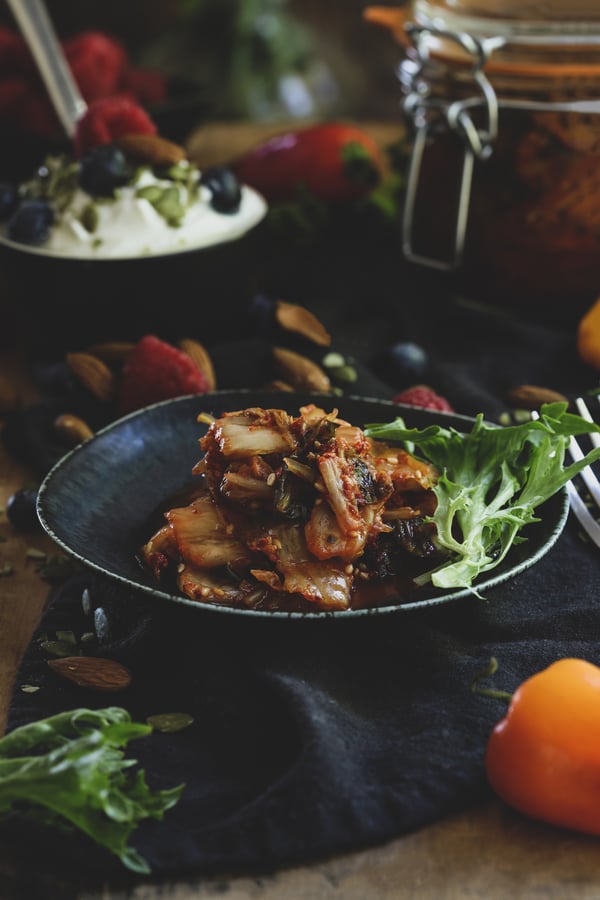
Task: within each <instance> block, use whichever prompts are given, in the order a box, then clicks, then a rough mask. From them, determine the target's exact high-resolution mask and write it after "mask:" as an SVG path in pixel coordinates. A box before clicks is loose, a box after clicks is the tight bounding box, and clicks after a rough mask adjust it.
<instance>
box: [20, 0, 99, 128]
mask: <svg viewBox="0 0 600 900" xmlns="http://www.w3.org/2000/svg"><path fill="white" fill-rule="evenodd" d="M8 5H9V6H10V8H11V10H12V13H13V15H14V17H15V19H16V20H17V23H18V25H19V28H20V29H21V32H22V33H23V37H24V38H25V40H26V41H27V44H28V46H29V49H30V50H31V52H32V54H33V57H34V59H35V61H36V63H37V66H38V69H39V72H40V75H41V76H42V79H43V81H44V84H45V85H46V88H47V90H48V93H49V94H50V100H51V101H52V104H53V106H54V109H55V110H56V114H57V115H58V118H59V119H60V122H61V124H62V126H63V128H64V129H65V131H66V133H67V135H68V136H69V137H73V135H74V133H75V126H76V124H77V122H78V120H79V119H80V118H81V116H82V115H83V113H84V112H85V110H86V108H87V104H86V102H85V100H84V99H83V97H82V96H81V93H80V91H79V88H78V87H77V84H76V82H75V79H74V78H73V75H72V73H71V70H70V68H69V65H68V63H67V61H66V59H65V57H64V54H63V51H62V47H61V46H60V43H59V41H58V38H57V36H56V32H55V31H54V26H53V25H52V22H51V21H50V17H49V15H48V12H47V10H46V7H45V5H44V3H43V0H8Z"/></svg>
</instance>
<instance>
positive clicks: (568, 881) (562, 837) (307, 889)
mask: <svg viewBox="0 0 600 900" xmlns="http://www.w3.org/2000/svg"><path fill="white" fill-rule="evenodd" d="M384 127H385V128H386V132H385V133H386V134H388V133H390V132H389V129H388V127H387V126H384ZM223 134H225V135H226V137H227V139H228V140H229V144H228V146H230V147H231V148H234V147H235V148H237V147H240V146H242V145H246V146H247V144H248V142H249V140H250V138H249V136H248V134H247V133H246V132H245V131H243V130H242V131H239V130H237V129H236V128H234V127H233V126H231V127H230V128H229V129H227V130H226V131H225V132H221V136H220V138H219V133H218V132H215V131H214V130H213V129H211V130H210V131H208V130H207V131H205V132H204V133H203V134H199V135H197V136H196V137H195V138H193V142H192V143H193V145H194V147H195V155H196V156H197V157H198V158H202V156H203V154H204V153H206V157H207V158H208V157H209V155H210V154H213V156H211V159H213V158H214V150H212V149H211V150H210V154H209V148H211V147H214V146H215V145H216V146H219V145H220V146H221V147H222V146H223ZM1 308H2V301H1V300H0V309H1ZM17 338H18V336H17ZM0 374H2V375H5V376H7V377H9V378H10V380H11V381H12V382H13V383H14V384H15V385H16V386H17V389H18V395H19V402H21V403H23V404H27V403H31V402H32V401H33V400H34V399H35V396H36V394H35V390H34V387H33V385H32V384H31V382H30V379H29V376H28V373H27V369H26V366H25V364H24V362H23V356H22V353H21V352H20V350H19V348H18V346H17V345H16V344H15V343H14V342H13V344H12V345H11V346H10V347H9V348H8V349H7V348H6V347H5V349H3V350H0ZM1 422H2V419H1V416H0V425H1ZM31 480H32V475H31V473H30V472H28V471H27V469H26V467H25V466H23V465H22V464H21V463H20V462H19V460H15V459H13V458H11V457H9V455H8V454H7V452H6V450H5V448H4V447H3V445H2V443H1V442H0V509H4V507H5V505H6V501H7V499H8V498H9V497H10V495H11V494H12V493H13V492H14V491H15V490H16V489H17V488H19V487H22V486H24V485H26V484H28V483H31ZM31 547H35V548H36V549H38V550H51V549H52V546H51V542H50V541H49V539H48V538H46V537H45V536H43V535H39V534H23V533H18V532H16V531H15V530H14V529H13V528H12V527H11V525H10V524H9V522H8V521H7V519H6V516H5V515H1V514H0V569H1V568H2V566H3V565H4V564H5V563H7V562H10V563H11V564H12V565H13V567H14V571H13V573H12V574H10V575H6V576H4V577H2V578H0V732H1V731H3V730H4V728H5V724H6V713H7V708H8V704H9V702H10V697H11V695H12V693H13V691H15V690H18V689H19V685H18V683H16V676H17V668H18V664H19V660H20V658H21V656H22V654H23V652H24V650H25V648H26V647H27V644H28V642H29V640H30V639H31V635H32V632H33V630H34V628H35V626H36V623H37V622H38V621H39V617H40V615H41V613H42V611H43V607H44V602H45V599H46V596H47V593H48V585H47V584H46V583H45V582H43V581H42V580H41V579H40V577H39V575H38V574H37V572H36V566H35V563H34V562H33V561H32V560H30V559H28V556H27V551H28V549H29V548H31ZM33 862H34V861H32V864H33ZM24 891H25V887H24V885H23V884H21V883H19V880H18V878H17V877H16V874H15V871H14V866H12V861H11V858H10V853H9V851H7V850H6V848H2V847H0V897H1V898H3V900H16V898H22V897H25V896H28V897H31V896H33V895H32V894H31V893H24ZM38 896H41V895H38ZM43 896H44V897H46V898H48V900H60V898H62V897H64V898H65V900H66V898H67V897H68V898H69V900H93V898H97V900H100V898H104V900H109V898H112V900H125V898H126V897H130V898H135V900H154V898H159V897H161V898H164V897H169V898H172V900H188V898H190V900H191V898H196V900H208V898H217V897H223V896H227V898H228V900H242V898H249V900H251V898H258V897H260V898H262V900H292V898H294V900H309V898H310V900H365V898H369V900H413V898H419V900H465V898H470V900H478V898H481V900H484V898H485V900H496V898H498V900H504V898H507V897H515V898H536V900H538V898H549V900H571V898H578V900H597V898H598V897H600V844H599V842H598V840H597V839H595V838H591V837H586V836H582V835H576V834H572V833H569V832H564V831H561V830H559V829H554V828H550V827H546V826H545V825H543V824H540V823H535V822H530V821H528V820H526V819H524V818H523V817H521V816H519V815H517V814H516V813H513V812H512V811H511V810H508V809H506V808H505V807H503V806H502V805H501V804H500V803H496V802H492V803H491V804H489V805H487V806H485V807H483V808H476V809H471V810H467V811H465V812H462V813H460V814H457V815H456V816H454V817H450V818H448V819H446V820H443V821H440V822H438V823H436V824H435V825H433V826H431V827H428V828H424V829H422V830H420V831H417V832H416V833H412V834H409V835H407V836H404V837H401V838H399V839H397V840H395V841H393V842H391V843H389V844H387V845H385V846H379V847H374V848H368V849H365V850H363V851H361V852H356V853H353V854H349V855H345V856H342V857H339V858H335V859H331V860H327V861H323V862H319V863H315V864H311V865H306V866H301V867H298V868H294V869H290V870H284V871H280V872H277V873H274V874H272V875H269V876H262V877H260V878H257V877H234V878H231V877H229V876H228V875H227V873H223V875H222V876H220V877H211V878H200V877H199V878H198V879H193V880H189V879H186V880H181V881H177V882H171V883H168V884H164V883H160V884H159V883H156V884H154V883H150V884H149V883H147V882H144V883H140V884H138V885H136V886H135V888H133V889H132V890H131V891H126V892H123V891H122V890H118V891H111V890H110V889H109V888H108V887H107V886H106V885H98V889H97V891H93V892H90V891H84V892H76V893H73V891H72V890H69V891H63V889H62V888H61V887H60V886H58V885H57V887H56V890H54V891H52V892H51V893H48V891H47V890H46V892H45V893H44V895H43Z"/></svg>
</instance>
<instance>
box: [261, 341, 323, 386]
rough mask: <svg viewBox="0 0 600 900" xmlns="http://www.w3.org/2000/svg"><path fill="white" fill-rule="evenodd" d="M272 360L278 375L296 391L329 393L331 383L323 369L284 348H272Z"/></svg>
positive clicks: (305, 357)
mask: <svg viewBox="0 0 600 900" xmlns="http://www.w3.org/2000/svg"><path fill="white" fill-rule="evenodd" d="M273 358H274V360H275V366H276V368H277V371H278V374H279V376H280V377H281V379H282V380H283V381H287V382H288V383H289V384H291V385H292V387H294V388H295V389H296V390H305V391H323V392H325V393H329V391H331V381H330V380H329V377H328V376H327V375H326V374H325V372H324V371H323V369H322V368H321V367H320V366H318V365H317V363H315V362H313V361H312V359H309V358H308V357H307V356H302V355H301V354H300V353H296V352H295V351H294V350H288V349H287V348H285V347H273Z"/></svg>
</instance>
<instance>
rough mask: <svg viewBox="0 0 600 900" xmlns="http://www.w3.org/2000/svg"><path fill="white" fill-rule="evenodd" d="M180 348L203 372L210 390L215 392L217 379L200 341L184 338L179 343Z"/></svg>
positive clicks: (207, 354)
mask: <svg viewBox="0 0 600 900" xmlns="http://www.w3.org/2000/svg"><path fill="white" fill-rule="evenodd" d="M179 347H180V349H181V350H183V352H184V353H187V355H188V356H189V358H190V359H191V360H192V362H193V363H194V365H195V366H196V367H197V368H198V369H199V370H200V372H202V374H203V375H204V377H205V378H206V381H207V383H208V390H209V391H214V389H215V388H216V386H217V378H216V375H215V369H214V366H213V364H212V360H211V358H210V355H209V353H208V351H207V350H206V348H205V347H203V346H202V344H201V343H200V342H199V341H195V340H193V338H183V339H182V340H181V341H179Z"/></svg>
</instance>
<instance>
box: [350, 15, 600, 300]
mask: <svg viewBox="0 0 600 900" xmlns="http://www.w3.org/2000/svg"><path fill="white" fill-rule="evenodd" d="M366 18H367V19H370V20H371V21H375V22H380V23H381V24H384V25H387V26H388V27H390V28H392V30H393V32H394V35H395V36H396V38H397V39H398V40H399V41H400V43H401V44H402V46H403V57H402V59H401V62H400V65H399V67H398V75H399V79H400V82H401V85H402V93H403V104H402V105H403V113H404V117H405V120H406V125H407V129H408V131H409V135H410V136H411V156H410V165H409V170H408V173H407V188H406V196H405V206H404V219H403V249H404V255H405V257H406V258H407V259H408V260H410V261H413V262H415V263H418V264H421V265H426V266H430V267H434V268H438V269H447V270H456V271H457V272H459V273H460V275H461V280H464V281H465V282H466V284H467V285H468V286H469V287H472V288H473V290H476V291H478V292H479V294H480V295H481V296H484V297H487V298H491V299H493V300H499V301H501V302H503V303H506V304H509V305H521V306H522V305H524V304H526V305H531V304H538V305H539V304H546V305H547V306H548V307H551V306H552V307H554V308H562V309H564V310H567V309H568V310H569V311H570V313H571V314H572V315H573V314H577V313H578V312H579V311H580V310H583V309H584V308H586V306H588V305H589V303H590V302H591V301H592V300H594V299H595V298H596V297H597V296H600V4H598V3H597V2H594V0H588V2H579V3H577V2H574V0H572V5H570V4H569V0H546V2H529V3H528V2H527V0H522V2H515V0H471V2H468V0H465V2H463V0H446V2H443V0H442V2H433V0H429V2H428V0H415V2H413V3H410V4H409V5H408V6H407V7H406V8H405V9H401V10H398V9H393V10H391V9H390V8H389V7H381V8H379V7H371V8H370V9H369V11H368V12H367V14H366Z"/></svg>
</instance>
